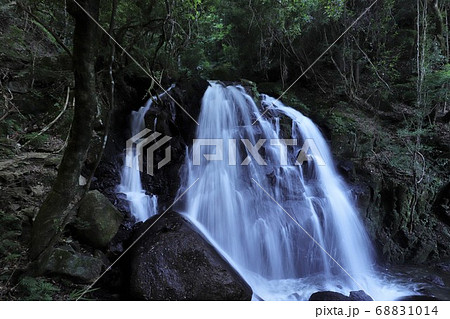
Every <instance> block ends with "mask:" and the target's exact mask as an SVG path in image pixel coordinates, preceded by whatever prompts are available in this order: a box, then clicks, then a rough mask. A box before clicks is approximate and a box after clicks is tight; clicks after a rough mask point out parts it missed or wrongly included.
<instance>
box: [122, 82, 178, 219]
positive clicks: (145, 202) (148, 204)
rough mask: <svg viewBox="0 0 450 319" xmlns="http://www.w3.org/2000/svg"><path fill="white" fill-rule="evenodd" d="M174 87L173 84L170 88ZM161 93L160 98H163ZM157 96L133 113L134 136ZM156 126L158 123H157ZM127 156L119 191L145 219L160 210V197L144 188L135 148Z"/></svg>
mask: <svg viewBox="0 0 450 319" xmlns="http://www.w3.org/2000/svg"><path fill="white" fill-rule="evenodd" d="M172 88H173V86H171V87H170V88H169V89H168V90H167V92H168V91H170V90H171V89H172ZM164 94H165V93H163V94H160V95H159V97H158V98H161V97H162V96H163V95H164ZM154 100H155V97H150V98H149V99H148V101H147V102H146V103H145V105H144V106H143V107H141V108H140V109H139V110H138V111H133V112H132V114H131V123H130V128H131V136H134V135H136V134H138V133H139V132H141V131H142V130H143V129H145V114H146V113H147V112H148V110H149V109H150V108H151V106H152V104H153V101H154ZM155 126H156V123H155ZM127 152H128V153H127V154H125V156H126V158H130V159H131V163H129V164H130V165H128V166H127V165H125V164H126V163H125V160H124V165H123V168H122V172H121V175H120V176H121V178H120V185H118V187H117V192H119V193H122V194H125V195H126V199H127V201H128V204H129V207H130V212H131V214H132V215H133V216H134V217H135V219H136V221H145V220H147V219H148V218H150V217H151V216H153V215H156V213H157V211H158V197H157V196H156V195H147V194H146V192H145V190H144V189H143V188H142V182H141V172H140V171H139V170H138V167H139V166H138V156H139V154H137V152H136V150H135V149H128V150H127Z"/></svg>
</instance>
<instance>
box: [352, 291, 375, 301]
mask: <svg viewBox="0 0 450 319" xmlns="http://www.w3.org/2000/svg"><path fill="white" fill-rule="evenodd" d="M350 300H352V301H373V299H372V297H370V296H369V295H368V294H366V292H365V291H364V290H358V291H350Z"/></svg>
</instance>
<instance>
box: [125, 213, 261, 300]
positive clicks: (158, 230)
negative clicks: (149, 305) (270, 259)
mask: <svg viewBox="0 0 450 319" xmlns="http://www.w3.org/2000/svg"><path fill="white" fill-rule="evenodd" d="M155 222H156V223H155ZM153 223H155V224H154V225H153ZM152 225H153V226H152ZM147 229H148V231H147ZM135 235H136V238H139V236H142V238H140V239H139V240H138V241H137V243H136V244H135V245H134V247H133V248H132V250H131V251H130V258H131V260H130V268H131V269H130V270H131V273H130V292H131V295H132V296H133V297H134V298H137V299H144V300H251V297H252V290H251V288H250V287H249V285H248V284H247V283H246V282H245V281H244V280H243V279H242V277H241V276H240V275H239V274H238V273H237V272H236V271H235V270H234V269H233V268H232V267H231V266H230V265H229V264H228V262H227V261H226V260H225V259H224V258H223V257H222V256H221V255H220V254H219V253H218V252H217V251H216V250H215V248H214V247H213V246H212V245H211V244H210V243H209V242H208V241H207V240H206V239H205V238H203V236H202V235H200V232H199V230H198V229H197V228H196V227H195V226H194V225H192V223H190V222H189V221H187V220H186V219H185V218H183V217H182V216H181V215H180V214H178V213H175V212H169V213H167V214H164V215H163V216H161V215H157V216H154V217H152V218H150V219H149V220H148V221H147V222H145V223H144V224H143V225H142V226H141V227H140V228H139V229H138V230H137V233H136V234H135Z"/></svg>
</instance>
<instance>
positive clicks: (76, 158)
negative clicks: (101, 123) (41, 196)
mask: <svg viewBox="0 0 450 319" xmlns="http://www.w3.org/2000/svg"><path fill="white" fill-rule="evenodd" d="M99 1H100V0H78V3H79V4H80V5H81V6H82V7H83V8H85V9H86V11H87V12H89V14H90V15H91V16H92V17H93V18H94V19H98V16H99ZM68 11H69V13H70V14H71V15H72V16H73V17H74V19H75V30H74V34H73V68H74V76H75V111H74V117H73V122H72V128H71V131H70V137H69V142H68V145H67V148H66V150H65V151H64V156H63V158H62V161H61V164H60V166H59V169H58V176H57V177H56V181H55V183H54V184H53V187H52V189H51V191H50V193H49V194H48V196H47V198H46V199H45V201H44V203H43V204H42V206H41V209H40V210H39V213H38V215H37V216H36V220H35V221H34V224H33V231H32V242H31V249H30V258H31V260H33V261H38V265H41V264H42V262H45V260H46V259H47V258H48V257H49V256H50V254H51V252H52V251H53V246H54V244H55V243H56V242H58V240H59V238H60V236H61V234H62V232H63V230H64V228H65V226H66V224H67V222H68V221H69V220H70V217H71V215H72V213H73V212H74V211H75V209H76V207H77V205H78V202H79V200H80V198H81V196H82V195H83V194H82V188H81V187H80V186H79V177H80V174H81V169H82V167H83V163H84V161H85V160H86V156H87V152H88V149H89V145H90V142H91V137H92V130H93V123H94V120H95V114H96V110H97V99H96V91H95V70H94V63H95V57H96V45H97V43H98V40H97V39H98V28H97V26H96V24H95V23H94V21H92V19H91V18H89V17H88V15H87V14H86V13H85V12H84V11H83V10H82V9H80V8H79V7H78V6H77V5H76V4H75V3H74V2H73V1H70V2H69V3H68ZM38 268H39V267H38ZM37 272H40V270H37Z"/></svg>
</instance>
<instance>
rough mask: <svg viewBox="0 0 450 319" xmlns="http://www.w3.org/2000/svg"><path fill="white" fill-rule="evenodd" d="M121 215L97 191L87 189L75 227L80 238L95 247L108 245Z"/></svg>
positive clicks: (120, 220) (115, 231) (117, 228)
mask: <svg viewBox="0 0 450 319" xmlns="http://www.w3.org/2000/svg"><path fill="white" fill-rule="evenodd" d="M121 222H122V215H121V214H120V213H119V212H118V211H117V209H116V208H115V207H114V206H113V205H112V204H111V202H110V201H109V200H108V199H107V198H106V197H105V196H104V195H103V194H101V193H100V192H99V191H96V190H95V191H89V192H88V193H87V194H86V195H85V196H84V198H83V199H82V200H81V203H80V208H79V210H78V214H77V222H76V224H75V228H76V230H77V235H78V237H79V238H80V239H82V240H84V241H86V242H87V243H89V244H91V245H92V246H94V247H96V248H103V247H106V246H107V245H108V243H109V242H110V241H111V239H112V238H113V237H114V236H115V235H116V233H117V231H118V230H119V226H120V224H121Z"/></svg>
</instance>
